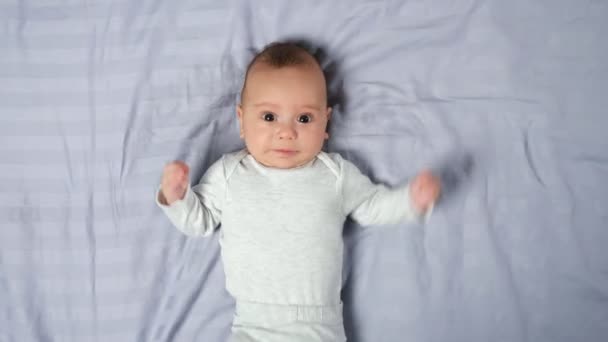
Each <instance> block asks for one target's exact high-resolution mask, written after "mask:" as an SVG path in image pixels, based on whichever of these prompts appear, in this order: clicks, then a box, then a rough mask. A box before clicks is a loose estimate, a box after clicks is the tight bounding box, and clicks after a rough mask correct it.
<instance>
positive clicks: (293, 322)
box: [157, 43, 440, 342]
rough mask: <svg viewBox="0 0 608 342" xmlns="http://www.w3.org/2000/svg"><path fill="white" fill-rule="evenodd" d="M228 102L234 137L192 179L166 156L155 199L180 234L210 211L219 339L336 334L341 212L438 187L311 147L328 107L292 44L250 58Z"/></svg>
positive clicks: (371, 220)
mask: <svg viewBox="0 0 608 342" xmlns="http://www.w3.org/2000/svg"><path fill="white" fill-rule="evenodd" d="M236 111H237V114H238V120H239V123H240V136H241V138H242V139H243V140H244V141H245V145H246V149H244V150H242V151H239V152H235V153H230V154H226V155H224V156H223V157H222V158H221V159H220V160H218V161H217V162H215V163H214V164H213V165H212V166H211V167H210V168H209V169H208V170H207V172H206V173H205V175H204V176H203V178H202V179H201V181H200V182H199V183H198V184H197V185H195V186H193V187H190V186H189V176H188V175H189V169H188V166H186V165H185V164H184V163H183V162H179V161H177V162H172V163H170V164H168V165H166V166H165V168H164V171H163V176H162V182H161V188H160V190H159V192H158V194H157V203H158V205H159V206H160V207H161V208H162V210H163V211H164V212H165V214H166V215H167V216H168V218H169V219H170V220H171V222H172V223H173V224H174V225H175V226H176V227H177V228H178V229H179V230H180V231H182V232H183V233H185V234H187V235H190V236H207V235H209V234H211V233H212V232H213V231H214V229H215V228H216V227H218V226H219V225H220V223H221V225H222V228H221V230H220V234H221V235H220V240H219V241H220V246H221V251H222V261H223V264H224V269H225V273H226V288H227V290H228V292H229V293H230V294H231V295H232V296H233V297H234V298H235V300H236V309H235V314H234V321H233V325H232V329H231V337H230V339H229V341H230V342H241V341H260V342H273V341H280V342H297V341H302V342H304V341H306V342H313V341H328V342H329V341H331V342H334V341H346V337H345V333H344V328H343V324H342V302H341V300H340V290H341V284H342V258H343V249H344V246H343V241H342V229H343V224H344V221H345V220H346V218H347V216H349V215H350V217H352V218H353V219H354V220H355V221H357V222H359V223H360V224H362V225H380V224H396V223H400V222H407V221H412V220H414V219H416V218H417V217H419V216H420V215H422V214H424V213H425V212H426V211H427V210H429V209H430V208H431V206H432V205H433V203H434V202H435V200H436V199H437V198H438V196H439V192H440V183H439V180H438V179H437V178H436V177H435V176H433V175H432V174H431V173H430V172H428V171H425V172H422V173H420V174H419V175H418V176H417V177H415V178H414V179H413V180H412V181H411V183H410V184H409V185H405V186H401V187H397V188H395V189H388V188H386V187H384V186H382V185H376V184H373V183H372V182H371V181H370V180H369V178H368V177H366V176H364V175H363V174H362V173H361V172H360V171H359V170H358V169H357V167H355V166H354V165H353V164H352V163H350V162H348V161H347V160H345V159H343V158H342V157H341V156H340V155H339V154H335V153H325V152H323V151H321V148H322V146H323V143H324V140H325V139H328V138H329V135H328V133H327V123H328V120H329V119H330V116H331V108H329V107H328V104H327V91H326V81H325V77H324V75H323V71H322V69H321V67H320V65H319V63H318V62H317V60H316V59H315V58H314V57H313V56H312V55H311V54H309V53H308V52H307V51H306V50H305V49H303V48H301V47H299V46H297V45H294V44H290V43H274V44H271V45H269V46H268V47H266V48H265V49H264V50H263V51H262V52H261V53H259V54H258V55H257V56H256V57H255V58H254V59H253V60H252V61H251V63H250V64H249V67H248V69H247V74H246V76H245V84H244V85H243V91H242V94H241V102H240V104H239V105H238V106H237V109H236Z"/></svg>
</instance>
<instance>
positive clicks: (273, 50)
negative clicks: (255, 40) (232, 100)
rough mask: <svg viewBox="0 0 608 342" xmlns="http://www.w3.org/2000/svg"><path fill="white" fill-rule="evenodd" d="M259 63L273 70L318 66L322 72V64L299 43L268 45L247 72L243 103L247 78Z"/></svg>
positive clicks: (255, 57)
mask: <svg viewBox="0 0 608 342" xmlns="http://www.w3.org/2000/svg"><path fill="white" fill-rule="evenodd" d="M258 63H264V64H266V65H268V66H270V67H273V68H277V69H279V68H283V67H290V66H305V65H317V66H319V68H320V69H321V70H323V68H322V67H321V64H320V63H319V61H318V60H317V58H316V57H315V56H314V55H313V54H312V53H310V52H309V51H308V49H306V48H305V47H302V46H300V45H298V44H297V43H291V42H274V43H271V44H268V45H266V47H264V49H262V51H260V52H259V53H258V54H256V55H255V56H254V57H253V59H252V60H251V62H249V65H248V66H247V71H246V72H245V80H244V82H243V89H242V90H241V101H242V97H243V92H244V91H245V86H246V85H247V77H248V76H249V71H250V70H251V68H253V66H254V65H256V64H258Z"/></svg>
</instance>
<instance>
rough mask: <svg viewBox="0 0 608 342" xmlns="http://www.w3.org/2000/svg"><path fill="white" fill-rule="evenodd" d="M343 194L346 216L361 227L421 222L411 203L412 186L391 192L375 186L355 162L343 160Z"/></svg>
mask: <svg viewBox="0 0 608 342" xmlns="http://www.w3.org/2000/svg"><path fill="white" fill-rule="evenodd" d="M340 164H341V168H340V175H341V177H340V178H341V184H342V186H341V192H342V203H343V209H344V214H345V215H350V216H351V218H352V219H353V220H355V221H356V222H358V223H359V224H361V225H383V224H397V223H403V222H410V221H414V220H417V219H418V218H419V216H420V215H419V213H417V212H416V210H415V209H414V207H413V206H412V204H411V201H410V195H409V186H408V185H407V184H406V185H403V186H399V187H396V188H393V189H389V188H387V187H386V186H384V185H380V184H374V183H372V181H371V180H370V179H369V177H367V176H365V175H364V174H362V173H361V171H359V169H358V168H357V167H356V166H355V165H354V164H352V163H351V162H349V161H347V160H344V159H341V160H340Z"/></svg>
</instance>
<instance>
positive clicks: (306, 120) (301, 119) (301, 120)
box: [298, 114, 312, 123]
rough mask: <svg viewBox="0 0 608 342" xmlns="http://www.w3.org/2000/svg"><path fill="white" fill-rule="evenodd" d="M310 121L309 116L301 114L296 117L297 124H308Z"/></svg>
mask: <svg viewBox="0 0 608 342" xmlns="http://www.w3.org/2000/svg"><path fill="white" fill-rule="evenodd" d="M311 121H312V117H311V116H310V114H302V115H300V116H299V117H298V122H299V123H309V122H311Z"/></svg>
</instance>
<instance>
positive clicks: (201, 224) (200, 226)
mask: <svg viewBox="0 0 608 342" xmlns="http://www.w3.org/2000/svg"><path fill="white" fill-rule="evenodd" d="M188 175H189V170H188V166H187V165H186V164H184V163H183V162H172V163H169V164H167V166H165V169H164V170H163V177H162V181H161V188H160V190H159V191H158V193H157V196H156V203H157V204H158V206H159V207H160V208H161V209H162V210H163V212H164V213H165V214H166V215H167V217H168V218H169V220H170V221H171V222H172V223H173V224H174V225H175V227H177V229H179V230H180V231H181V232H183V233H184V234H186V235H190V236H206V235H209V234H211V232H213V230H214V229H215V228H216V227H217V226H218V225H219V224H220V219H221V213H222V210H221V208H222V205H223V201H224V193H225V188H226V178H225V174H224V166H223V161H222V160H219V161H217V162H216V163H215V164H213V165H212V166H211V167H210V168H209V169H208V170H207V172H206V173H205V175H204V176H203V178H202V179H201V181H200V183H199V184H197V185H195V186H194V187H192V188H190V185H189V181H188Z"/></svg>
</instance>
